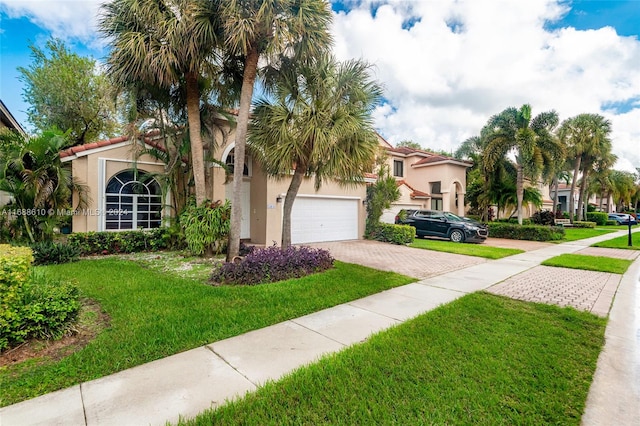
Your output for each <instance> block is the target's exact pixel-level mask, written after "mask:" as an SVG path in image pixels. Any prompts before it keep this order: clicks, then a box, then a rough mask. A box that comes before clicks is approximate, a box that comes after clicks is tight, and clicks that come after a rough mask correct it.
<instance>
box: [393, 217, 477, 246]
mask: <svg viewBox="0 0 640 426" xmlns="http://www.w3.org/2000/svg"><path fill="white" fill-rule="evenodd" d="M396 223H397V224H402V225H411V226H413V227H414V228H416V235H417V236H418V237H442V238H448V239H450V240H451V241H453V242H456V243H462V242H465V241H469V242H477V243H481V242H483V241H484V240H486V239H487V237H488V236H489V231H488V229H487V226H486V225H484V224H482V223H480V222H477V221H475V220H473V219H468V218H466V217H460V216H457V215H455V214H453V213H449V212H441V211H437V210H400V213H398V215H397V216H396Z"/></svg>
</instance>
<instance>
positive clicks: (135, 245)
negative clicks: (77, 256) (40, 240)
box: [67, 228, 172, 255]
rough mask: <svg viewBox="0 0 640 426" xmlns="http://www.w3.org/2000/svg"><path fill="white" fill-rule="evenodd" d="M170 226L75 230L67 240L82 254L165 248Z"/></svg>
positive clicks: (169, 240) (169, 238) (168, 243)
mask: <svg viewBox="0 0 640 426" xmlns="http://www.w3.org/2000/svg"><path fill="white" fill-rule="evenodd" d="M170 232H171V230H170V228H156V229H151V230H148V231H122V232H77V233H73V234H70V235H69V236H68V237H67V241H68V242H69V244H71V245H72V246H75V247H77V248H78V249H79V250H80V253H81V254H83V255H88V254H117V253H133V252H138V251H155V250H162V249H166V248H168V247H169V246H170V245H171V238H172V236H171V235H170Z"/></svg>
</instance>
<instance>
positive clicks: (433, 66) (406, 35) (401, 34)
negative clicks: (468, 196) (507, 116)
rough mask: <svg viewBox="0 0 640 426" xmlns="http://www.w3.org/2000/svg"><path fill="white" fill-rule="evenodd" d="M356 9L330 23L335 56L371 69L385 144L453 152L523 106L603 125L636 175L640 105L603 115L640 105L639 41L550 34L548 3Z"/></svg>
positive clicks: (604, 33)
mask: <svg viewBox="0 0 640 426" xmlns="http://www.w3.org/2000/svg"><path fill="white" fill-rule="evenodd" d="M383 3H386V4H383ZM355 5H356V6H353V7H354V9H353V10H352V11H350V12H349V13H344V12H341V13H339V14H337V15H336V17H335V20H334V35H335V39H336V46H335V53H336V55H337V56H338V57H339V58H340V59H346V58H351V57H356V58H363V59H366V60H368V61H369V62H372V63H373V64H375V65H376V72H377V78H378V79H379V80H380V81H381V82H383V83H384V85H385V88H386V92H385V94H386V98H387V99H388V101H389V104H390V105H386V106H385V107H383V108H379V109H378V111H377V113H376V123H377V126H378V128H379V130H380V131H381V133H382V134H383V136H385V137H386V138H387V139H388V140H389V142H391V143H392V144H395V143H397V142H399V141H401V140H403V139H412V140H414V141H416V142H419V143H420V144H422V145H423V146H424V147H430V148H434V149H445V150H449V151H450V150H454V149H455V148H456V147H457V146H458V145H459V144H460V143H461V142H462V141H463V140H464V139H466V138H467V137H469V136H473V135H476V134H478V133H479V131H480V128H481V127H482V125H483V124H484V123H486V121H487V119H488V118H489V117H490V116H491V115H492V114H495V113H498V112H500V111H502V110H503V109H504V108H506V107H509V106H516V107H519V106H520V105H522V104H524V103H529V104H531V106H532V108H533V113H534V114H537V113H539V112H542V111H547V110H551V109H555V110H556V111H557V112H558V113H559V114H560V118H561V119H566V118H569V117H571V116H574V115H576V114H580V113H584V112H588V113H601V114H603V115H605V116H606V117H607V118H609V119H611V121H612V123H613V128H614V133H613V135H612V136H613V140H614V153H615V154H617V155H618V156H619V157H620V158H621V159H624V160H625V161H621V162H619V165H620V167H624V168H625V169H629V164H633V165H635V166H637V167H640V148H639V147H638V146H639V142H640V127H638V126H637V123H639V122H640V105H637V104H636V108H635V109H632V110H631V111H630V112H628V113H625V114H614V113H613V112H612V110H604V109H603V105H611V104H613V105H624V104H625V102H630V100H633V99H635V100H636V103H637V100H638V99H640V74H638V73H637V64H638V63H640V42H639V41H638V39H637V37H621V36H618V35H617V34H616V32H615V30H614V29H613V28H611V27H606V26H605V27H603V28H600V29H597V30H589V31H578V30H576V29H574V28H560V29H557V30H548V29H547V24H548V23H549V22H557V21H559V20H560V19H562V17H563V16H564V15H565V14H566V13H567V12H568V9H567V6H566V3H563V5H560V4H559V3H558V2H557V1H552V0H530V1H526V2H514V1H495V0H491V1H481V0H467V1H465V0H461V1H446V0H442V1H429V2H417V1H416V2H411V1H392V2H380V1H373V2H372V1H368V2H367V1H363V2H357V3H355ZM372 5H374V6H375V7H377V9H376V13H375V16H372V14H371V12H370V11H371V7H372ZM407 23H412V24H413V25H412V26H411V25H406V24H407ZM403 24H405V25H404V26H405V28H403ZM634 64H635V65H634ZM634 141H635V142H634Z"/></svg>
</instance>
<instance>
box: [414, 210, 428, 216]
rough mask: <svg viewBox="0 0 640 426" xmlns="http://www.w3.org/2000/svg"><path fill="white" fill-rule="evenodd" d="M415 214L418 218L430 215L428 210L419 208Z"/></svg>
mask: <svg viewBox="0 0 640 426" xmlns="http://www.w3.org/2000/svg"><path fill="white" fill-rule="evenodd" d="M415 216H416V217H420V218H427V217H429V216H430V215H429V212H427V211H422V210H420V211H417V212H416V214H415Z"/></svg>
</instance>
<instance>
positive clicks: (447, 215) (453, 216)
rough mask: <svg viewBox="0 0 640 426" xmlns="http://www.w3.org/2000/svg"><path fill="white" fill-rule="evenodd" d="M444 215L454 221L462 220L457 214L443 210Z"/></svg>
mask: <svg viewBox="0 0 640 426" xmlns="http://www.w3.org/2000/svg"><path fill="white" fill-rule="evenodd" d="M444 216H445V217H446V218H447V219H448V220H451V221H455V222H462V218H461V217H460V216H458V215H455V214H453V213H449V212H445V213H444Z"/></svg>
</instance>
